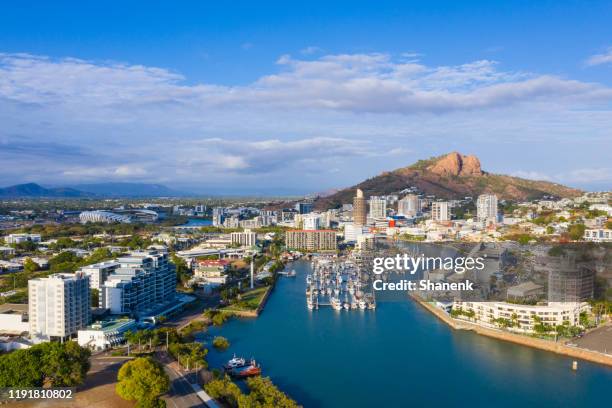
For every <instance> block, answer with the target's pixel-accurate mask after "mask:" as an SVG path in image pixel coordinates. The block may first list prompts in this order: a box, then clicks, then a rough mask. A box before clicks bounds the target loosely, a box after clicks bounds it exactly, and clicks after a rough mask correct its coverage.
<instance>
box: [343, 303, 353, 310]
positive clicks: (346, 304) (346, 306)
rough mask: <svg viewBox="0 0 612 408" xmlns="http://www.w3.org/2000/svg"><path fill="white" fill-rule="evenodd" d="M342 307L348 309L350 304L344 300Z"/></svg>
mask: <svg viewBox="0 0 612 408" xmlns="http://www.w3.org/2000/svg"><path fill="white" fill-rule="evenodd" d="M342 307H344V308H345V309H346V310H350V308H351V305H349V304H348V302H345V303H344V304H343V305H342Z"/></svg>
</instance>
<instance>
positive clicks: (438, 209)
mask: <svg viewBox="0 0 612 408" xmlns="http://www.w3.org/2000/svg"><path fill="white" fill-rule="evenodd" d="M431 219H432V220H434V221H442V222H443V221H450V219H451V211H450V203H449V202H448V201H434V202H433V203H431Z"/></svg>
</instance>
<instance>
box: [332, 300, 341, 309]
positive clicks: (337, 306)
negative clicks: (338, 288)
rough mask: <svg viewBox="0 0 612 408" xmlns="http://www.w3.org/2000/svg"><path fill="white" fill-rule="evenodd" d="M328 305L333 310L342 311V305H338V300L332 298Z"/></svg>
mask: <svg viewBox="0 0 612 408" xmlns="http://www.w3.org/2000/svg"><path fill="white" fill-rule="evenodd" d="M330 303H331V306H332V307H333V308H334V309H335V310H342V303H340V300H339V299H338V298H336V297H332V298H331V301H330Z"/></svg>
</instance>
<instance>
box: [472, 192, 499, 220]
mask: <svg viewBox="0 0 612 408" xmlns="http://www.w3.org/2000/svg"><path fill="white" fill-rule="evenodd" d="M497 212H498V211H497V196H496V195H495V194H481V195H479V196H478V200H476V219H477V220H478V221H480V222H482V223H484V224H485V225H490V224H496V223H497Z"/></svg>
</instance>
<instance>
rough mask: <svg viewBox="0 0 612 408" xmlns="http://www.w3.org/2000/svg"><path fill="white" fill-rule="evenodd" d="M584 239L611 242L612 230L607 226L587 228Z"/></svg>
mask: <svg viewBox="0 0 612 408" xmlns="http://www.w3.org/2000/svg"><path fill="white" fill-rule="evenodd" d="M584 240H585V241H593V242H612V230H610V229H607V228H598V229H587V230H585V231H584Z"/></svg>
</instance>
